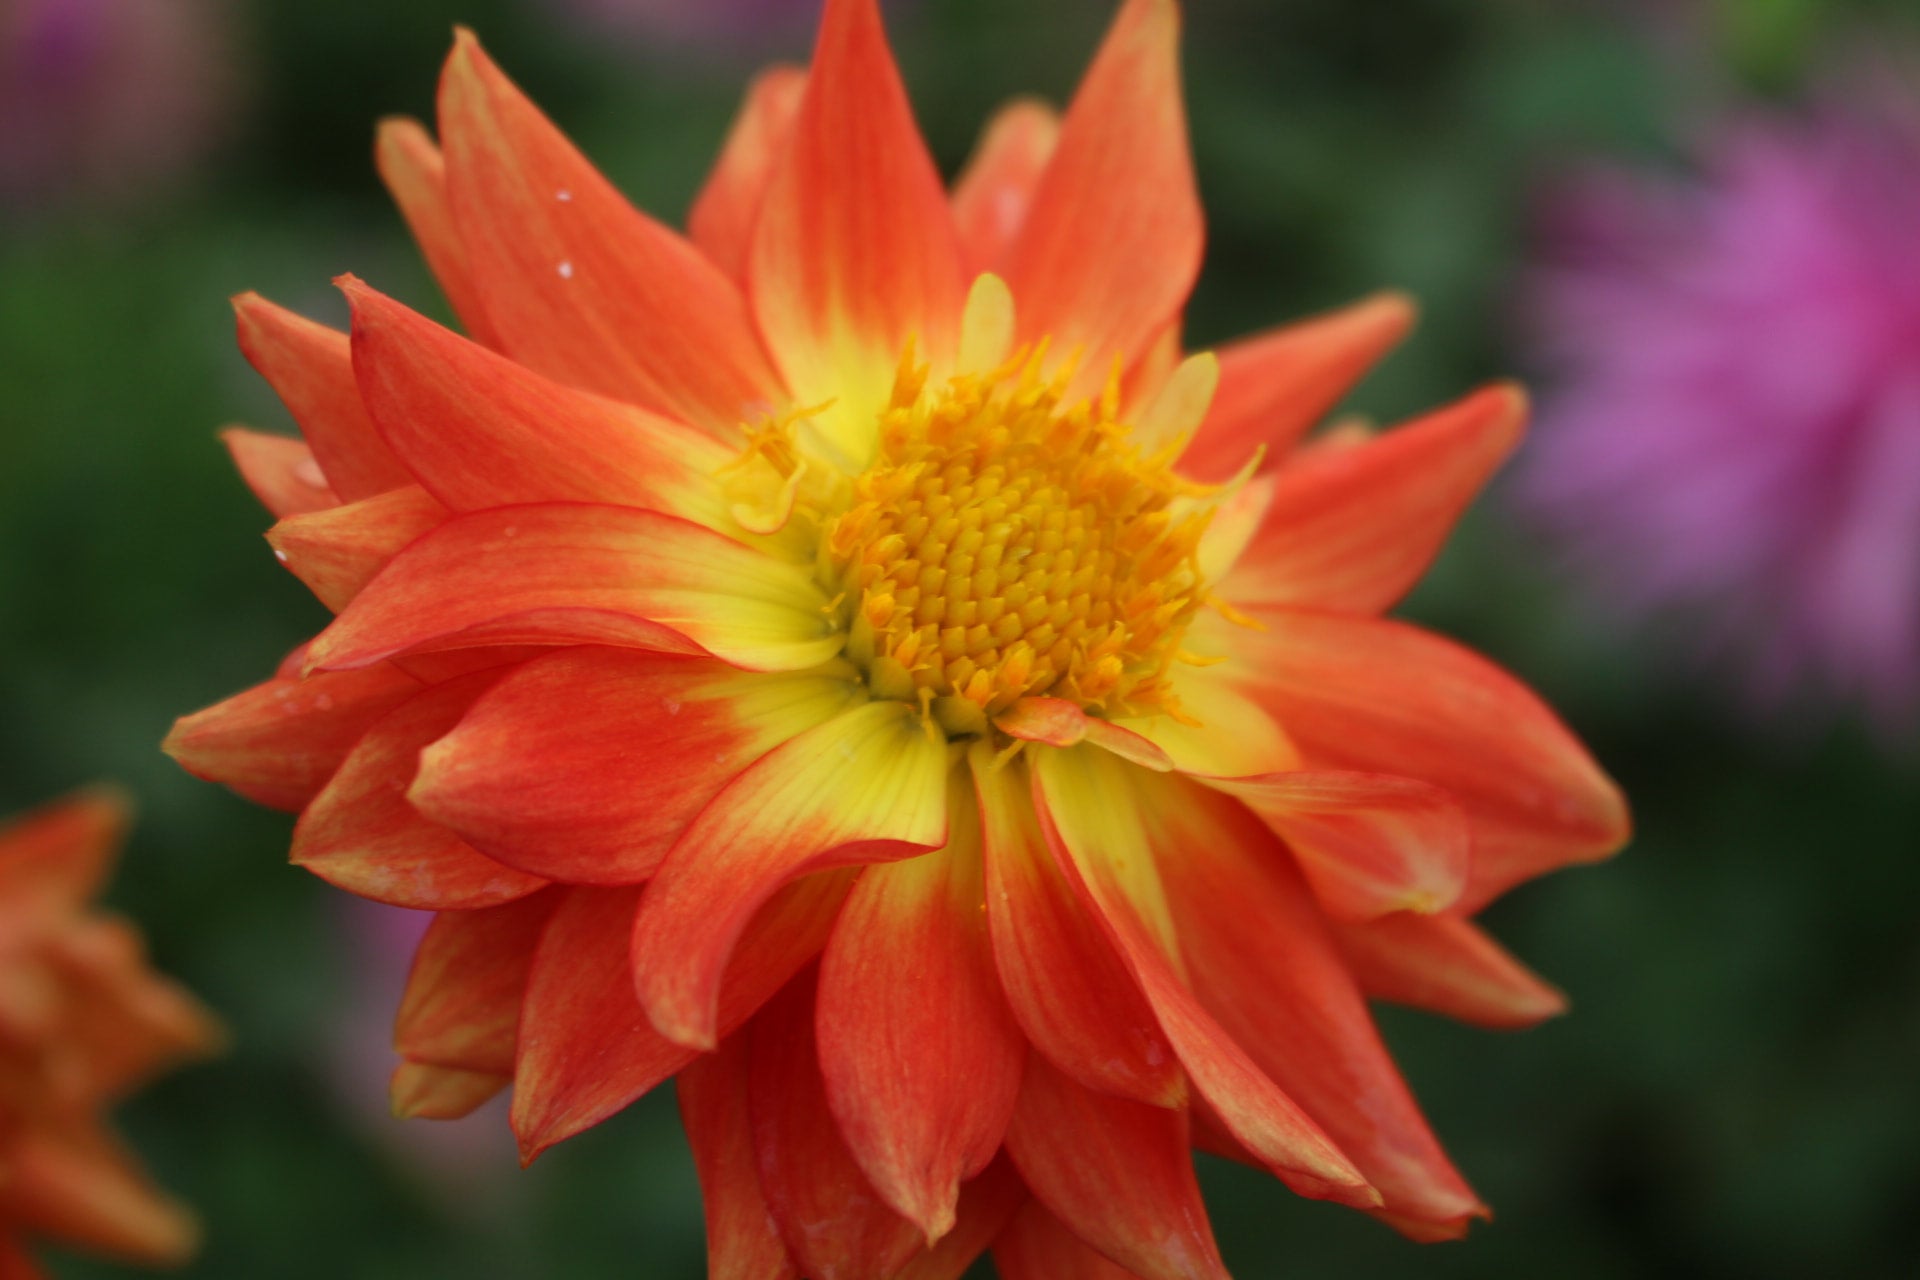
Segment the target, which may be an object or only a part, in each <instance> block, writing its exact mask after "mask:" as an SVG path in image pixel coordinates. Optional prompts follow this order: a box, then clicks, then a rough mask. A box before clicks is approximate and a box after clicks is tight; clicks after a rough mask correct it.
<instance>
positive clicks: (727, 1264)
mask: <svg viewBox="0 0 1920 1280" xmlns="http://www.w3.org/2000/svg"><path fill="white" fill-rule="evenodd" d="M751 1035H752V1033H751V1032H749V1031H743V1032H741V1033H740V1034H738V1035H735V1036H729V1037H728V1038H727V1039H726V1040H725V1041H723V1042H722V1043H721V1045H720V1048H719V1049H718V1050H716V1051H715V1052H713V1053H706V1054H701V1055H699V1056H698V1057H696V1058H695V1059H694V1060H693V1061H692V1062H690V1063H688V1064H687V1066H686V1068H685V1069H684V1070H682V1071H681V1072H680V1074H679V1075H678V1076H676V1077H675V1078H674V1092H675V1094H676V1095H677V1096H678V1097H679V1100H680V1123H681V1127H683V1128H684V1129H685V1130H686V1131H687V1145H688V1146H690V1147H692V1148H693V1164H694V1168H695V1169H696V1170H697V1171H698V1172H699V1175H700V1200H701V1207H702V1209H703V1210H704V1211H705V1217H706V1222H707V1275H708V1277H709V1280H799V1277H800V1273H799V1271H798V1270H797V1269H796V1268H795V1267H794V1265H793V1258H792V1257H791V1256H790V1255H789V1254H788V1253H787V1246H786V1245H784V1244H782V1243H781V1241H780V1228H779V1227H778V1226H777V1225H776V1224H775V1223H774V1220H773V1214H772V1212H771V1211H769V1210H768V1208H767V1197H766V1193H765V1192H763V1191H762V1190H761V1189H760V1166H759V1157H758V1156H757V1155H756V1154H755V1152H754V1148H753V1124H752V1117H751V1115H750V1113H749V1111H748V1107H747V1071H748V1051H747V1041H748V1039H749V1038H750V1036H751Z"/></svg>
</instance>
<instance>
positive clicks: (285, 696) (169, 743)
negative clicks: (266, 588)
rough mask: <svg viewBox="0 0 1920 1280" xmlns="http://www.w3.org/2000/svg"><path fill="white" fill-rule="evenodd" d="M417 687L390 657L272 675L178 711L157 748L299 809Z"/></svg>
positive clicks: (265, 800) (202, 774)
mask: <svg viewBox="0 0 1920 1280" xmlns="http://www.w3.org/2000/svg"><path fill="white" fill-rule="evenodd" d="M420 689H421V684H420V682H419V681H418V680H416V679H414V678H413V677H412V676H410V675H408V674H407V673H406V672H404V671H401V670H399V669H398V668H397V667H394V666H392V665H390V664H386V663H382V664H379V665H377V666H370V667H367V668H366V669H364V670H360V671H340V672H322V673H320V674H318V675H315V676H312V677H310V678H309V679H306V680H299V679H295V678H293V677H291V676H286V675H281V676H275V677H274V678H273V679H271V680H268V681H266V682H265V683H264V684H258V685H255V686H254V687H253V688H251V689H248V690H246V691H245V692H243V693H237V694H235V695H234V696H233V697H231V698H228V699H227V700H226V701H225V702H219V703H215V704H214V705H213V706H211V707H208V708H206V709H205V710H203V711H196V712H194V713H193V714H192V715H186V716H182V717H180V719H179V720H178V721H176V722H175V723H174V726H173V731H172V732H171V733H169V734H168V735H167V740H166V741H165V742H163V743H161V744H160V748H161V750H163V751H165V752H166V753H167V754H168V755H170V756H172V757H173V758H174V759H175V760H176V761H178V762H179V764H180V766H181V767H182V768H184V769H185V770H186V771H187V772H188V773H191V774H193V775H194V776H195V777H197V778H205V779H206V780H207V781H209V782H218V783H221V784H223V785H225V786H228V787H231V788H233V789H234V790H235V791H237V792H239V793H240V794H241V795H243V796H245V797H246V798H247V799H249V800H252V801H254V802H255V803H256V804H264V805H266V806H268V807H269V808H273V809H285V810H288V811H290V812H298V811H299V810H300V809H303V808H305V807H306V805H307V802H308V801H310V800H312V799H313V798H314V796H316V795H318V794H319V793H320V789H321V788H322V787H324V786H325V785H326V784H327V780H328V779H329V778H331V777H332V776H333V774H334V771H335V770H336V769H338V768H339V767H340V762H341V761H343V760H345V759H346V758H347V752H348V751H350V750H352V749H353V745H354V743H356V742H358V741H359V740H360V738H361V735H363V734H365V733H366V731H367V730H368V728H370V727H371V726H372V725H373V723H374V722H375V721H376V720H378V719H379V718H380V717H382V716H384V715H385V714H386V713H387V712H389V711H391V710H392V709H393V708H394V707H396V706H398V705H399V704H400V703H402V702H404V701H405V700H406V699H408V698H410V697H412V696H413V695H414V694H416V693H418V692H420Z"/></svg>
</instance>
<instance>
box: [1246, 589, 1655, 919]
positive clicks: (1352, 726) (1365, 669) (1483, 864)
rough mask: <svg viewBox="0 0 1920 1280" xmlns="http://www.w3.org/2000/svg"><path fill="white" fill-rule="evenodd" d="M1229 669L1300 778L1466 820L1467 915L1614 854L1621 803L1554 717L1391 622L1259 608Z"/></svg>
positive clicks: (1456, 653) (1445, 648) (1506, 683)
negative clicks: (1426, 794)
mask: <svg viewBox="0 0 1920 1280" xmlns="http://www.w3.org/2000/svg"><path fill="white" fill-rule="evenodd" d="M1253 612H1254V616H1255V617H1256V619H1257V620H1258V621H1259V622H1260V623H1261V627H1260V629H1258V630H1255V629H1246V628H1243V629H1240V630H1239V632H1238V635H1237V637H1236V641H1235V643H1236V645H1237V649H1238V651H1237V652H1236V653H1235V655H1234V658H1233V660H1232V662H1231V663H1229V664H1225V665H1223V667H1222V668H1220V669H1221V670H1223V671H1224V670H1229V669H1230V674H1231V676H1232V678H1233V679H1234V680H1235V681H1237V682H1238V683H1239V685H1240V687H1241V688H1242V689H1243V690H1244V692H1245V693H1246V695H1247V696H1249V697H1251V698H1252V699H1254V700H1255V701H1257V702H1258V703H1259V704H1260V705H1261V706H1263V707H1265V708H1266V710H1267V711H1268V712H1270V713H1271V714H1272V715H1273V717H1274V718H1275V719H1276V720H1278V721H1279V722H1280V723H1281V724H1282V725H1284V726H1285V727H1286V730H1287V733H1288V734H1289V735H1290V736H1291V737H1292V738H1293V740H1294V742H1295V743H1296V744H1297V745H1298V747H1299V749H1300V752H1301V755H1302V757H1303V759H1304V767H1306V768H1309V769H1350V770H1356V771H1360V772H1370V773H1387V774H1394V775H1397V776H1399V777H1406V778H1415V779H1419V780H1420V781H1423V782H1429V783H1432V784H1433V785H1435V786H1438V787H1441V788H1443V789H1445V790H1446V791H1448V792H1449V793H1450V794H1451V795H1452V796H1453V798H1454V799H1455V800H1456V801H1458V802H1459V804H1460V806H1461V807H1462V808H1463V809H1464V810H1465V811H1466V814H1467V820H1468V823H1469V826H1470V827H1471V830H1472V834H1473V855H1472V865H1471V867H1470V870H1469V874H1468V882H1467V887H1466V890H1465V892H1464V893H1463V894H1462V896H1461V899H1460V902H1459V904H1458V908H1459V910H1460V911H1461V912H1462V913H1463V914H1471V913H1473V912H1474V911H1477V910H1479V909H1480V907H1482V906H1484V905H1485V904H1486V903H1487V902H1488V901H1490V900H1491V899H1492V898H1494V897H1496V896H1498V895H1499V894H1500V893H1502V892H1504V891H1505V890H1506V889H1508V888H1510V887H1512V886H1513V885H1515V884H1517V883H1519V882H1520V881H1523V880H1528V879H1531V878H1532V877H1534V876H1537V875H1541V874H1543V873H1545V872H1547V871H1551V870H1554V869H1556V868H1558V867H1562V866H1566V865H1568V864H1571V863H1577V862H1589V861H1593V860H1595V859H1598V858H1603V857H1606V856H1607V855H1609V854H1611V853H1613V852H1614V851H1615V850H1617V849H1618V848H1619V847H1620V846H1621V845H1622V844H1623V843H1625V841H1626V838H1627V834H1628V827H1629V823H1628V819H1627V809H1626V802H1625V800H1624V799H1623V798H1622V797H1621V795H1620V791H1619V789H1618V788H1617V787H1615V786H1614V784H1613V782H1612V780H1611V779H1609V778H1608V777H1607V776H1606V774H1605V773H1603V772H1602V771H1601V769H1600V767H1599V766H1598V765H1597V764H1595V763H1594V761H1593V758H1592V757H1591V756H1589V755H1588V754H1587V752H1586V749H1585V748H1584V747H1582V746H1581V745H1580V743H1579V741H1578V739H1576V738H1575V737H1574V736H1573V734H1572V733H1571V732H1570V731H1569V730H1568V729H1567V727H1566V726H1565V725H1564V724H1562V723H1561V721H1560V719H1559V717H1557V716H1555V715H1554V713H1553V712H1552V711H1551V710H1550V709H1549V708H1548V707H1547V706H1546V705H1545V704H1544V703H1542V702H1541V701H1540V699H1539V697H1538V696H1536V695H1535V694H1534V693H1533V692H1532V691H1531V690H1529V689H1527V688H1526V687H1525V686H1524V685H1522V684H1521V683H1520V682H1519V681H1518V680H1516V679H1514V678H1513V677H1512V676H1511V675H1509V674H1507V673H1506V672H1504V671H1502V670H1501V669H1500V668H1498V667H1496V666H1495V665H1494V664H1492V663H1491V662H1489V661H1487V660H1486V659H1485V658H1482V657H1480V656H1479V655H1478V654H1475V653H1472V652H1471V651H1469V650H1467V649H1465V648H1462V647H1461V646H1459V645H1456V644H1454V643H1452V642H1451V641H1448V640H1444V639H1441V638H1440V637H1439V636H1436V635H1433V634H1432V633H1430V632H1427V631H1423V630H1421V629H1420V628H1418V627H1414V626H1410V625H1408V624H1406V623H1402V622H1394V621H1390V620H1386V619H1379V618H1355V617H1348V616H1343V615H1337V614H1329V613H1318V612H1308V611H1306V610H1299V609H1286V610H1281V609H1259V610H1255V611H1253Z"/></svg>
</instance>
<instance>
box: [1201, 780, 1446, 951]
mask: <svg viewBox="0 0 1920 1280" xmlns="http://www.w3.org/2000/svg"><path fill="white" fill-rule="evenodd" d="M1206 781H1207V783H1208V785H1210V786H1213V787H1217V788H1218V789H1219V790H1221V791H1224V792H1226V793H1227V794H1228V795H1231V796H1238V797H1239V798H1240V799H1241V800H1243V801H1245V802H1246V804H1247V805H1248V807H1250V808H1251V809H1252V810H1253V811H1254V812H1255V813H1257V814H1259V815H1260V816H1261V817H1262V818H1264V819H1265V820H1266V823H1267V825H1268V826H1269V827H1271V828H1272V829H1273V831H1274V833H1275V834H1277V835H1278V836H1280V837H1281V839H1283V840H1285V841H1286V842H1287V848H1288V849H1289V850H1290V851H1291V852H1292V853H1293V856H1294V859H1295V860H1296V861H1297V862H1298V863H1299V864H1300V869H1301V870H1302V871H1304V872H1305V873H1306V876H1307V882H1308V883H1309V884H1311V885H1312V886H1313V891H1314V894H1315V895H1316V896H1317V897H1318V898H1319V899H1320V905H1321V906H1322V907H1324V908H1326V910H1327V912H1328V914H1330V915H1332V916H1335V917H1336V918H1339V919H1343V920H1370V919H1372V918H1374V917H1376V916H1383V915H1386V914H1387V913H1388V912H1391V911H1420V912H1426V913H1432V912H1435V911H1441V910H1444V909H1445V908H1446V907H1448V906H1450V905H1451V904H1452V903H1453V902H1454V901H1455V900H1456V899H1458V898H1459V896H1460V891H1461V889H1462V888H1464V887H1465V885H1466V882H1467V864H1468V848H1469V843H1470V841H1469V836H1468V832H1467V817H1466V814H1464V813H1462V812H1461V810H1460V806H1459V804H1458V803H1456V802H1455V801H1454V799H1453V797H1452V796H1451V795H1449V794H1448V793H1447V792H1445V791H1442V790H1441V789H1440V788H1439V787H1436V786H1433V785H1432V784H1431V783H1425V782H1415V781H1414V780H1413V779H1411V778H1396V777H1392V776H1391V775H1388V774H1382V773H1342V772H1338V771H1334V770H1328V771H1324V772H1319V773H1308V772H1300V773H1270V774H1267V775H1266V776H1264V777H1260V778H1234V779H1219V780H1214V779H1208V780H1206Z"/></svg>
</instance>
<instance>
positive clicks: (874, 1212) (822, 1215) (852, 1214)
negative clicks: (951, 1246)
mask: <svg viewBox="0 0 1920 1280" xmlns="http://www.w3.org/2000/svg"><path fill="white" fill-rule="evenodd" d="M814 979H815V974H814V971H813V970H811V969H809V970H806V971H804V972H802V973H801V974H800V976H799V977H797V978H795V979H794V980H793V981H792V982H791V983H789V984H787V987H786V989H785V990H784V991H782V992H781V993H780V994H779V995H778V996H776V997H775V998H774V999H773V1000H772V1001H770V1002H769V1003H768V1005H767V1007H766V1008H765V1009H763V1010H762V1011H761V1012H760V1014H759V1016H757V1017H756V1018H754V1020H753V1029H752V1035H751V1044H750V1055H751V1060H750V1063H749V1066H748V1079H747V1089H748V1105H749V1111H750V1114H751V1117H752V1130H753V1144H754V1150H755V1152H756V1153H757V1155H758V1165H759V1170H760V1185H761V1187H762V1189H763V1190H764V1191H765V1193H766V1197H767V1206H768V1208H769V1209H771V1210H772V1213H773V1218H774V1221H775V1222H776V1223H777V1224H778V1225H779V1227H780V1232H781V1236H782V1238H783V1239H784V1240H785V1241H786V1245H787V1248H788V1249H789V1250H790V1251H791V1252H792V1254H793V1257H794V1260H795V1261H796V1262H798V1263H799V1264H800V1273H801V1274H802V1275H805V1276H823V1277H846V1278H847V1280H852V1278H853V1277H861V1276H892V1275H894V1274H895V1273H897V1272H898V1271H899V1270H900V1269H901V1268H902V1267H903V1266H905V1265H906V1263H907V1262H908V1260H909V1259H911V1258H912V1257H913V1255H914V1253H915V1252H916V1251H918V1250H919V1249H920V1248H921V1247H922V1245H923V1239H922V1236H921V1233H920V1232H919V1230H918V1229H917V1228H915V1226H914V1225H913V1224H912V1223H911V1222H908V1221H907V1220H906V1219H905V1218H903V1217H901V1216H900V1215H898V1214H896V1213H895V1212H894V1211H893V1210H891V1209H889V1208H887V1207H886V1205H885V1204H884V1203H882V1202H881V1200H880V1198H879V1196H878V1195H876V1194H875V1192H874V1189H873V1187H872V1185H871V1184H869V1183H868V1182H867V1180H866V1177H865V1176H864V1175H863V1174H862V1173H861V1172H860V1166H859V1165H858V1164H857V1163H856V1162H855V1161H854V1158H853V1156H852V1154H851V1153H850V1152H849V1151H848V1150H847V1145H846V1142H845V1141H844V1140H843V1139H842V1137H841V1135H840V1126H839V1124H838V1123H837V1122H836V1121H835V1120H834V1117H833V1113H832V1111H831V1110H830V1109H829V1107H828V1105H827V1097H826V1090H825V1088H824V1086H823V1085H822V1083H821V1079H820V1068H819V1055H818V1052H817V1050H816V1047H815V1040H814Z"/></svg>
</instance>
